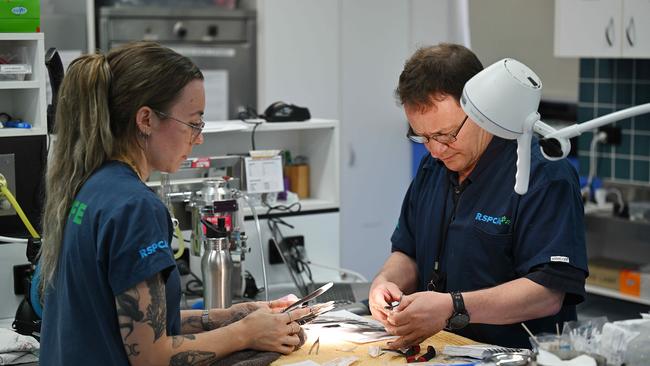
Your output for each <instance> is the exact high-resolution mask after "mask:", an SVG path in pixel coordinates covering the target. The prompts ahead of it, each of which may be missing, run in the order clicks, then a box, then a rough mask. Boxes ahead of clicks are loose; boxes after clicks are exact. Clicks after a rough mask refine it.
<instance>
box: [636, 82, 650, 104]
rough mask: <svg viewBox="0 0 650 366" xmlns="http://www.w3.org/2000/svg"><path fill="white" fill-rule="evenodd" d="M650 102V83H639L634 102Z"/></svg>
mask: <svg viewBox="0 0 650 366" xmlns="http://www.w3.org/2000/svg"><path fill="white" fill-rule="evenodd" d="M643 103H650V84H646V85H644V84H637V85H636V96H635V100H634V104H643Z"/></svg>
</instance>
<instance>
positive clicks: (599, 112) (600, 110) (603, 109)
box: [596, 107, 614, 117]
mask: <svg viewBox="0 0 650 366" xmlns="http://www.w3.org/2000/svg"><path fill="white" fill-rule="evenodd" d="M612 112H614V108H611V107H598V109H597V112H596V114H597V116H598V117H602V116H604V115H606V114H610V113H612Z"/></svg>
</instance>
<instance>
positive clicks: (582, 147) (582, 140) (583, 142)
mask: <svg viewBox="0 0 650 366" xmlns="http://www.w3.org/2000/svg"><path fill="white" fill-rule="evenodd" d="M592 136H593V134H592V133H591V132H585V133H583V134H582V135H580V136H578V151H589V149H590V147H591V139H592Z"/></svg>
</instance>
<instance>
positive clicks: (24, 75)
mask: <svg viewBox="0 0 650 366" xmlns="http://www.w3.org/2000/svg"><path fill="white" fill-rule="evenodd" d="M31 74H32V65H30V64H29V63H28V60H27V48H26V47H24V46H14V47H7V46H6V47H1V48H0V81H23V80H30V78H31V77H30V76H31Z"/></svg>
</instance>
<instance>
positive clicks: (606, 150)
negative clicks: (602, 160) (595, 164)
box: [596, 142, 614, 154]
mask: <svg viewBox="0 0 650 366" xmlns="http://www.w3.org/2000/svg"><path fill="white" fill-rule="evenodd" d="M596 151H598V152H599V153H600V154H611V153H613V152H614V145H608V144H603V143H602V142H599V143H598V145H596Z"/></svg>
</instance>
